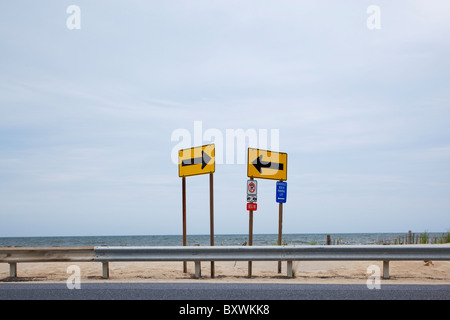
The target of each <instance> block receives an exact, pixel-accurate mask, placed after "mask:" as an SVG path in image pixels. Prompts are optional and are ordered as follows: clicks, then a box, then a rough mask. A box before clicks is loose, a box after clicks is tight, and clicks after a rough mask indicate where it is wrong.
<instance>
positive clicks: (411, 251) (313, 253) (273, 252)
mask: <svg viewBox="0 0 450 320" xmlns="http://www.w3.org/2000/svg"><path fill="white" fill-rule="evenodd" d="M345 260H351V261H383V278H385V279H386V278H389V261H400V260H450V245H392V246H383V245H381V246H380V245H370V246H366V245H364V246H363V245H359V246H212V247H211V246H208V247H198V246H192V247H188V246H179V247H106V246H105V247H81V248H80V247H78V248H69V247H66V248H64V247H55V248H0V262H5V263H9V264H10V277H17V263H25V262H89V261H90V262H92V261H94V262H95V261H97V262H101V263H102V264H103V278H109V263H110V262H114V261H194V262H195V276H196V277H197V278H199V277H200V262H201V261H287V276H288V277H292V275H293V272H292V262H293V261H345Z"/></svg>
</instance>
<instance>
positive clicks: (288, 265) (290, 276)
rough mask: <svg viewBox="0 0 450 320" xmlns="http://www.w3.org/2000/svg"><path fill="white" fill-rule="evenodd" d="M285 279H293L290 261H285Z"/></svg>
mask: <svg viewBox="0 0 450 320" xmlns="http://www.w3.org/2000/svg"><path fill="white" fill-rule="evenodd" d="M286 269H287V277H288V278H292V277H293V273H292V260H291V261H287V268H286Z"/></svg>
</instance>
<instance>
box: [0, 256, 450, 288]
mask: <svg viewBox="0 0 450 320" xmlns="http://www.w3.org/2000/svg"><path fill="white" fill-rule="evenodd" d="M74 264H75V265H78V266H79V267H80V273H81V282H82V283H83V282H198V281H203V282H230V283H232V282H254V283H347V284H366V283H367V279H368V277H369V276H370V274H368V273H367V268H368V267H369V266H370V265H376V266H378V267H379V268H380V272H381V273H382V262H380V261H296V262H294V263H293V270H294V272H295V274H294V278H287V277H286V262H283V264H282V268H283V270H282V273H281V274H279V273H278V272H277V262H266V261H258V262H256V261H255V262H253V272H252V278H251V279H249V278H248V277H247V274H248V273H247V272H248V271H247V270H248V269H247V265H248V264H247V262H246V261H244V262H233V261H229V262H223V261H222V262H216V263H215V266H216V267H215V268H216V277H215V278H214V279H211V277H210V263H209V262H202V278H201V279H194V263H193V262H188V273H183V264H182V262H111V263H110V265H109V267H110V279H102V277H101V275H102V264H101V263H100V262H80V263H69V262H46V263H19V264H18V278H16V279H11V278H9V265H8V264H7V263H0V282H5V281H20V282H23V281H32V282H66V281H67V279H68V277H69V276H70V275H71V274H70V273H67V268H68V267H69V266H70V265H74ZM381 284H450V261H432V262H431V263H425V262H424V261H391V262H390V279H388V280H385V279H381Z"/></svg>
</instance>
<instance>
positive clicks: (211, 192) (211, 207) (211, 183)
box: [209, 173, 215, 278]
mask: <svg viewBox="0 0 450 320" xmlns="http://www.w3.org/2000/svg"><path fill="white" fill-rule="evenodd" d="M209 217H210V226H209V233H210V237H211V239H210V245H211V246H214V181H213V174H212V173H210V174H209ZM214 276H215V268H214V261H211V278H214Z"/></svg>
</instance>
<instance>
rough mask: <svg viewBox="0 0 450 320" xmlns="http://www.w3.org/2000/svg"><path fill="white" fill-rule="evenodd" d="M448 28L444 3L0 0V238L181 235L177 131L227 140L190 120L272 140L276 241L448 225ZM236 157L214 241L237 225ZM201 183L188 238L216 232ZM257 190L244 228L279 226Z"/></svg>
mask: <svg viewBox="0 0 450 320" xmlns="http://www.w3.org/2000/svg"><path fill="white" fill-rule="evenodd" d="M70 5H76V6H78V8H79V9H80V15H79V17H78V16H74V15H73V14H72V13H73V12H72V11H69V13H67V9H68V7H69V6H70ZM370 5H376V6H377V8H378V9H379V12H378V13H379V15H374V14H375V13H374V12H373V11H369V13H368V12H367V9H368V8H369V6H370ZM449 17H450V3H449V2H448V1H444V0H443V1H432V2H430V1H425V0H421V1H381V0H370V1H364V0H352V1H336V0H333V1H331V0H330V1H316V0H314V1H313V0H310V1H300V0H289V1H288V0H281V1H267V0H258V1H253V0H245V1H242V0H240V1H233V0H226V1H225V0H214V1H212V0H189V1H181V0H177V1H175V0H164V1H153V0H150V1H148V0H147V1H125V0H123V1H93V0H91V1H81V0H73V1H44V0H39V1H31V0H30V1H13V0H4V1H1V2H0V236H57V235H128V234H130V235H133V234H181V232H182V220H181V217H182V207H181V179H180V178H179V177H178V168H177V164H176V163H173V161H172V157H171V155H172V154H173V152H174V150H175V151H176V150H178V147H179V143H180V141H181V139H174V132H175V136H176V133H177V132H189V133H190V134H191V138H192V145H193V144H194V143H195V142H199V140H200V142H201V143H202V144H207V143H210V142H216V147H217V146H218V144H219V145H220V141H214V139H210V138H211V137H208V136H207V135H205V136H203V137H198V136H197V137H196V141H194V131H195V130H194V128H195V126H197V129H198V128H199V125H200V126H201V129H202V132H203V133H205V132H206V131H207V130H210V131H209V132H215V133H216V134H217V133H220V134H222V136H223V139H222V144H223V145H225V144H226V143H229V144H230V143H231V141H226V139H227V137H226V132H227V130H229V131H230V130H238V129H242V130H243V131H244V132H256V133H258V134H260V133H261V132H262V133H263V134H262V136H264V132H267V133H268V140H269V142H270V137H271V133H272V132H273V133H274V134H275V133H277V134H278V136H279V150H280V151H282V152H286V153H287V154H288V177H287V183H288V188H287V203H286V204H285V205H284V226H283V232H285V233H340V232H407V231H408V230H412V231H415V232H422V231H425V230H427V231H430V232H433V231H438V232H441V231H442V232H444V231H448V230H449V229H450V125H449V122H450V58H449V57H450V41H449V39H450V20H449ZM78 18H79V20H77V19H78ZM74 19H75V20H74ZM68 20H69V21H68ZM368 20H369V21H368ZM77 22H80V23H79V27H80V29H77V28H75V29H71V28H69V27H68V25H69V26H72V27H73V26H74V25H75V26H76V23H77ZM368 22H369V26H368ZM373 26H376V27H377V28H372V27H373ZM177 130H178V131H177ZM264 130H266V131H264ZM259 142H260V141H259ZM250 144H251V143H249V142H248V141H247V143H246V145H245V146H244V148H243V149H244V152H245V154H246V149H247V147H249V146H250V147H257V146H254V145H250ZM270 147H271V146H270V143H269V145H268V148H270ZM219 151H222V152H223V154H224V159H225V158H226V156H227V152H231V151H229V150H219ZM232 151H233V152H234V153H235V154H234V157H235V161H234V162H233V161H231V163H227V162H226V161H223V163H221V164H220V163H217V164H216V172H215V174H214V192H215V232H216V234H226V233H247V232H248V213H247V211H246V180H247V179H248V178H247V176H246V172H247V167H246V164H243V163H240V162H239V161H238V154H240V152H242V148H239V150H238V146H237V144H235V145H234V149H233V150H232ZM216 152H217V151H216ZM228 156H229V157H231V158H232V155H230V154H229V153H228ZM208 181H209V180H208V176H206V175H203V176H196V177H189V178H187V200H188V202H187V230H188V234H208V233H209V198H208V197H209V189H208ZM258 182H259V185H258V187H259V190H258V210H257V211H256V212H255V216H254V232H255V233H277V231H278V205H277V203H276V202H275V181H271V180H261V179H260V180H258Z"/></svg>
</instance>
